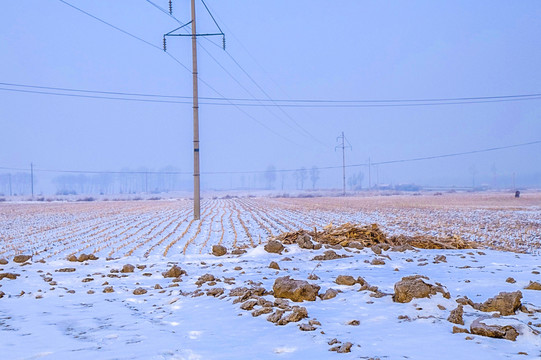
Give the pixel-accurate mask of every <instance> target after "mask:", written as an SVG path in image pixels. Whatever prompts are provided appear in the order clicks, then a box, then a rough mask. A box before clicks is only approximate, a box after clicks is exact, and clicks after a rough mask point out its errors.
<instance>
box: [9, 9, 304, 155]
mask: <svg viewBox="0 0 541 360" xmlns="http://www.w3.org/2000/svg"><path fill="white" fill-rule="evenodd" d="M59 1H60V2H61V3H63V4H65V5H68V6H70V7H71V8H73V9H75V10H78V11H80V12H81V13H83V14H85V15H87V16H90V17H91V18H93V19H95V20H97V21H99V22H101V23H103V24H105V25H107V26H110V27H111V28H113V29H115V30H118V31H120V32H122V33H123V34H126V35H128V36H130V37H132V38H134V39H137V40H139V41H141V42H143V43H145V44H147V45H150V46H152V47H153V48H155V49H158V50H160V52H162V48H160V47H159V46H157V45H154V44H152V43H150V42H148V41H146V40H144V39H142V38H140V37H138V36H136V35H133V34H132V33H130V32H128V31H125V30H122V29H120V28H119V27H117V26H115V25H113V24H111V23H109V22H107V21H105V20H102V19H100V18H98V17H97V16H94V15H92V14H90V13H89V12H87V11H84V10H82V9H80V8H78V7H76V6H75V5H72V4H70V3H68V2H66V1H64V0H59ZM147 2H149V3H151V4H152V2H151V1H149V0H147ZM153 5H155V4H153ZM155 6H156V7H158V8H160V7H159V6H157V5H155ZM171 16H172V15H171ZM165 54H167V55H168V56H169V57H170V58H171V59H172V60H173V61H175V62H176V63H178V64H179V65H180V66H182V67H183V68H184V69H185V70H187V71H188V72H189V73H191V70H190V69H189V68H188V67H187V66H186V65H184V64H183V63H182V62H181V61H180V60H178V59H177V58H176V57H174V56H173V55H171V53H169V52H165ZM199 81H200V82H201V83H203V84H205V85H206V86H207V87H208V88H209V89H211V90H212V91H214V92H215V93H216V94H217V95H218V96H220V97H221V99H223V100H224V101H226V102H228V103H229V104H230V105H232V106H234V107H236V108H237V109H238V110H239V111H240V112H242V113H243V114H244V115H246V116H247V117H248V118H250V119H251V120H253V121H255V122H256V123H258V124H259V125H261V126H262V127H263V128H265V129H267V130H268V131H270V132H272V133H273V134H275V135H276V136H278V137H280V138H282V139H284V140H286V141H288V142H290V143H293V144H295V145H298V144H297V143H295V142H294V141H293V140H291V139H289V138H288V137H286V136H284V135H283V134H281V133H279V132H278V131H275V130H273V129H272V128H270V127H269V126H267V125H266V124H265V123H263V122H262V121H260V120H258V119H257V118H255V117H254V116H252V115H251V114H249V113H248V112H246V110H244V109H242V108H240V107H239V105H237V104H234V103H233V102H232V101H231V100H229V99H227V98H226V97H225V96H223V95H222V94H221V93H220V92H219V91H218V90H216V89H215V88H214V87H213V86H212V85H210V84H209V83H208V82H207V81H205V80H204V79H202V78H201V77H199ZM0 90H6V89H0ZM28 92H29V91H28ZM50 95H60V94H50ZM67 96H70V95H67ZM71 96H73V95H71ZM79 97H90V96H79ZM102 98H106V99H109V100H126V99H112V98H108V97H102ZM129 101H143V102H170V101H154V100H152V101H150V100H134V99H132V100H129ZM201 104H203V103H201ZM208 105H211V104H208Z"/></svg>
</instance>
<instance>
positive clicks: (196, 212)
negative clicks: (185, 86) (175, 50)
mask: <svg viewBox="0 0 541 360" xmlns="http://www.w3.org/2000/svg"><path fill="white" fill-rule="evenodd" d="M203 5H205V8H206V9H207V12H208V13H209V14H210V16H211V18H212V20H213V21H214V24H215V25H216V27H217V28H218V29H219V30H220V32H219V33H213V34H198V33H197V30H196V26H195V25H196V21H195V20H196V17H195V0H191V14H192V19H191V21H190V22H189V23H187V24H184V25H182V26H180V27H178V28H176V29H174V30H172V31H170V32H168V33H167V34H165V35H163V51H167V43H166V40H165V38H166V37H167V36H191V38H192V81H193V201H194V206H193V218H194V220H199V219H200V218H201V182H200V181H201V173H200V166H199V94H198V86H197V85H198V80H197V37H198V36H222V38H223V48H224V50H225V34H224V33H223V31H222V29H220V26H218V23H216V20H215V19H214V16H212V14H211V13H210V10H209V9H208V7H207V6H206V4H205V3H204V2H203ZM169 12H170V13H171V14H172V12H173V8H172V1H169ZM189 24H191V25H192V32H191V34H175V33H174V32H175V31H177V30H180V29H182V28H184V27H185V26H187V25H189Z"/></svg>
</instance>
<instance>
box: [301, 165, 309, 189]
mask: <svg viewBox="0 0 541 360" xmlns="http://www.w3.org/2000/svg"><path fill="white" fill-rule="evenodd" d="M307 177H308V174H307V171H306V168H305V167H304V166H303V167H302V168H300V170H299V180H300V182H301V189H304V182H305V181H306V178H307Z"/></svg>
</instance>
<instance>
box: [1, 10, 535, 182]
mask: <svg viewBox="0 0 541 360" xmlns="http://www.w3.org/2000/svg"><path fill="white" fill-rule="evenodd" d="M66 1H67V2H69V3H71V4H73V5H75V6H77V7H79V8H81V9H83V10H85V11H87V12H89V13H91V14H93V15H94V16H97V17H99V18H100V19H102V20H104V21H107V22H109V23H111V24H113V25H114V26H117V27H118V28H120V29H123V30H125V31H127V32H129V33H131V34H133V35H135V36H137V37H139V38H141V39H143V40H145V41H147V42H149V43H150V44H152V45H155V46H156V47H157V48H156V47H153V46H151V45H149V44H145V43H143V42H142V41H138V40H136V39H134V38H132V37H130V36H127V35H126V34H124V33H122V32H120V31H117V30H115V29H113V28H111V27H109V26H107V25H105V24H103V23H101V22H99V21H97V20H96V19H94V18H91V17H89V16H87V15H85V14H82V13H81V12H79V11H77V10H75V9H73V8H72V7H69V6H68V5H66V4H64V3H63V2H62V1H59V0H25V1H15V0H11V1H10V0H7V1H2V3H1V11H0V64H1V66H0V82H2V83H12V84H24V85H36V86H48V87H60V88H72V89H85V90H98V91H112V92H126V93H144V94H161V95H180V96H188V97H189V96H191V91H192V77H191V73H190V72H189V71H188V70H187V69H186V68H184V67H182V66H181V65H179V64H178V63H177V62H175V61H174V60H173V59H172V58H171V57H169V56H168V55H167V54H166V53H164V52H163V51H161V50H160V48H161V46H162V35H163V34H164V33H166V32H169V31H170V30H173V29H174V28H176V27H178V26H179V25H178V23H177V22H176V21H175V20H174V19H173V18H171V17H169V16H168V15H167V14H164V13H163V12H160V11H159V10H158V9H157V8H156V7H154V6H153V5H152V4H150V3H149V2H148V1H145V0H115V1H104V0H102V1H83V0H66ZM153 2H154V3H155V4H157V5H159V6H161V7H163V8H167V7H168V1H166V0H153ZM207 4H208V6H209V7H210V8H211V9H212V11H213V14H214V16H215V18H216V20H217V21H218V23H219V25H220V26H221V27H222V29H223V30H224V32H225V33H226V39H227V51H228V53H229V54H230V55H231V57H230V56H228V54H227V53H225V52H224V51H223V50H221V49H220V47H219V46H216V45H213V44H212V43H210V42H209V41H208V40H204V39H201V40H200V45H199V73H200V76H201V79H202V80H203V81H204V82H205V83H207V84H210V85H211V86H212V88H213V89H215V90H217V91H218V92H219V94H217V93H216V92H215V91H214V90H213V89H211V88H209V87H208V86H207V85H205V83H200V96H202V97H222V96H225V97H227V98H243V99H244V98H248V99H249V98H253V97H256V98H259V99H265V98H266V97H267V95H268V96H270V97H271V98H273V99H333V100H382V99H435V98H460V97H484V96H500V95H519V94H539V93H541V69H540V64H541V21H539V19H541V2H539V1H538V0H522V1H500V0H496V1H495V0H490V1H488V0H487V1H471V0H464V1H447V2H442V1H428V0H427V1H407V2H406V1H385V2H383V1H361V0H343V1H321V0H310V1H305V0H297V1H286V0H275V1H253V0H252V1H248V0H245V1H239V0H230V1H218V0H207ZM173 8H174V15H175V16H176V17H177V18H178V19H179V20H180V21H182V22H186V21H188V19H189V10H190V9H189V1H188V0H182V1H180V0H173ZM197 15H198V25H197V26H198V30H199V32H215V31H216V30H217V29H216V28H215V26H214V24H213V23H212V21H211V19H210V17H209V16H208V14H207V13H206V12H205V10H204V8H203V6H202V3H201V2H200V1H198V2H197ZM210 40H212V41H213V42H214V43H215V44H217V45H221V38H219V37H218V38H210ZM168 52H169V54H171V55H173V56H174V57H175V58H177V59H178V60H179V61H180V62H181V63H182V64H184V65H185V66H186V67H187V68H188V69H191V42H190V38H187V37H177V38H169V39H168ZM212 57H214V59H215V60H213V58H212ZM232 58H233V59H234V60H236V61H237V62H238V64H240V65H241V66H242V68H243V69H244V71H246V72H247V73H248V74H249V75H250V76H251V77H252V79H253V80H254V81H255V82H256V83H257V84H258V86H259V87H260V88H262V89H263V90H264V91H265V93H266V94H265V93H263V92H262V91H261V89H260V88H259V87H257V86H256V85H254V83H253V82H252V81H251V80H250V78H248V77H247V76H246V74H245V73H244V72H243V71H242V70H241V69H240V68H239V67H238V66H237V65H236V64H235V62H234V61H233V60H232ZM224 68H225V69H226V70H227V72H229V73H230V74H231V75H232V77H231V76H230V75H228V73H227V72H226V71H225V70H224ZM239 83H240V84H241V85H242V87H241V86H240V85H239ZM0 88H1V89H12V90H13V89H18V90H32V91H35V90H38V89H32V88H22V87H14V86H8V85H0ZM247 90H248V91H247ZM38 91H50V90H38ZM93 95H96V94H93ZM185 100H186V101H188V102H189V101H190V99H185ZM201 101H202V102H203V103H204V102H205V101H204V100H201ZM234 102H235V103H244V104H245V103H246V101H234ZM226 104H227V103H226ZM255 104H258V103H257V102H255ZM271 104H272V103H271ZM371 104H374V103H371ZM241 109H242V111H241V110H239V108H237V107H234V106H231V105H222V106H217V105H205V104H202V105H201V110H200V122H201V135H200V136H201V167H202V171H203V172H214V171H245V170H248V171H249V170H265V169H266V168H267V167H268V166H269V165H274V166H275V167H276V168H277V169H291V168H299V167H302V166H305V167H307V168H310V167H312V166H314V165H316V166H320V167H325V166H339V165H341V159H342V156H341V152H340V151H336V150H335V146H336V145H338V143H337V140H336V138H337V137H338V136H339V135H340V134H341V132H342V131H344V132H345V135H346V137H347V139H348V140H349V142H350V143H351V145H352V149H351V150H349V149H348V150H347V153H346V161H347V163H348V164H362V163H366V162H367V161H368V158H369V157H370V158H371V161H372V162H379V161H387V160H395V159H407V158H415V157H424V156H431V155H439V154H447V153H456V152H464V151H470V150H478V149H484V148H491V147H498V146H506V145H513V144H519V143H525V142H531V141H536V140H541V99H535V100H529V101H509V102H496V103H480V104H455V105H439V106H398V107H396V106H395V107H354V108H344V107H342V108H328V107H327V108H321V107H320V108H305V107H300V108H299V107H282V108H278V107H274V106H272V107H245V106H242V107H241ZM254 119H255V120H254ZM256 120H257V121H256ZM261 124H264V126H262V125H261ZM0 129H1V134H2V135H1V141H0V167H14V168H19V167H28V166H29V163H30V162H34V164H36V168H38V169H68V170H120V169H122V168H131V169H137V168H141V167H147V168H150V169H160V168H163V167H165V166H167V165H173V166H175V167H177V168H179V169H181V170H182V171H186V172H191V171H192V166H193V165H192V108H191V104H189V103H188V104H171V103H151V102H134V101H118V100H105V99H91V98H79V97H65V96H53V95H43V94H31V93H22V92H14V91H6V90H0ZM269 129H270V130H269ZM540 153H541V144H537V145H532V146H527V147H521V148H514V149H507V150H501V151H494V152H489V153H484V154H478V155H469V156H462V157H455V158H444V159H438V160H427V161H422V162H412V163H403V164H395V165H381V166H380V167H379V170H378V172H379V176H380V177H381V179H380V182H388V183H391V182H392V183H401V182H403V183H405V182H417V183H424V184H428V183H431V184H457V185H464V184H470V183H471V181H472V171H471V169H472V167H475V169H476V170H475V173H476V176H478V178H479V179H480V180H479V181H484V182H489V179H492V178H493V177H494V175H497V176H500V177H502V178H503V177H507V178H509V177H510V174H512V173H516V174H517V178H519V179H523V180H522V181H525V182H526V181H530V182H532V181H533V182H535V181H538V185H541V184H539V182H541V175H540V174H541V160H540V157H539V154H540ZM359 170H361V171H363V172H365V173H367V169H366V168H350V169H348V173H349V174H351V173H352V172H357V171H359ZM289 176H291V175H289ZM231 179H232V176H230V175H208V176H206V177H203V183H204V186H205V187H207V188H208V187H213V186H217V184H219V183H220V184H221V183H229V182H230V181H232V180H231ZM528 179H530V180H528ZM531 179H534V180H531ZM535 179H537V180H535ZM366 181H367V175H366V176H365V182H366ZM321 182H322V185H325V186H335V187H339V186H340V185H341V170H339V169H338V170H327V171H322V180H321Z"/></svg>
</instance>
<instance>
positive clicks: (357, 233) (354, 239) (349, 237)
mask: <svg viewBox="0 0 541 360" xmlns="http://www.w3.org/2000/svg"><path fill="white" fill-rule="evenodd" d="M306 235H308V236H310V238H311V239H312V241H315V242H317V243H320V244H325V245H341V246H344V247H355V248H359V247H360V246H361V245H362V247H371V246H373V245H378V244H388V245H390V246H402V245H410V246H413V247H416V248H419V249H475V248H476V247H477V246H476V244H475V243H473V242H470V241H466V240H463V239H461V238H460V237H459V236H457V235H455V236H453V237H450V238H446V239H438V238H435V237H433V236H405V235H400V236H391V237H388V236H387V235H386V234H385V233H384V232H383V231H381V229H380V228H379V226H378V224H372V225H359V224H351V223H345V224H343V225H339V226H333V225H332V224H330V225H327V226H325V227H324V228H323V230H320V231H318V230H317V229H316V228H314V230H313V231H308V230H302V229H301V230H298V231H295V232H287V233H282V234H280V235H277V236H273V237H271V240H278V241H281V242H282V243H283V244H286V245H288V244H295V243H297V241H298V240H299V239H301V238H304V237H305V236H306Z"/></svg>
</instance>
